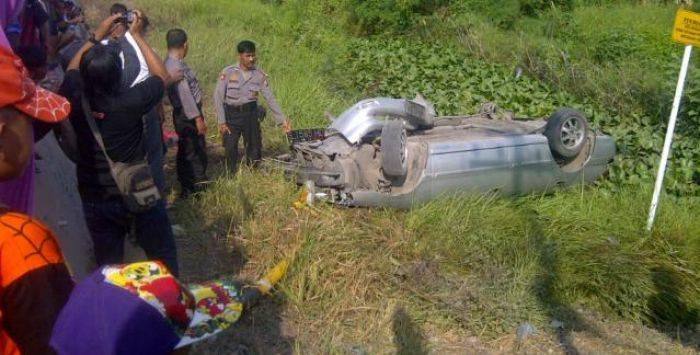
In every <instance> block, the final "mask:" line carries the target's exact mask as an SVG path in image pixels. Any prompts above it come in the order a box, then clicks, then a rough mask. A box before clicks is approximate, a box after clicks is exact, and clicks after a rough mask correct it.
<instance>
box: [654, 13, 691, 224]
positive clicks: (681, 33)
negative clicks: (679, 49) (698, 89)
mask: <svg viewBox="0 0 700 355" xmlns="http://www.w3.org/2000/svg"><path fill="white" fill-rule="evenodd" d="M673 40H674V41H676V42H679V43H683V44H685V45H686V46H685V52H684V53H683V61H682V62H681V71H680V73H679V74H678V83H677V84H676V94H675V96H674V97H673V106H672V107H671V117H670V118H669V121H668V128H667V129H666V139H665V140H664V148H663V151H662V152H661V162H660V163H659V170H658V172H657V174H656V183H655V184H654V195H653V196H652V198H651V207H650V208H649V218H648V219H647V231H651V229H652V227H653V226H654V218H655V217H656V208H657V207H658V204H659V197H660V196H661V190H662V189H663V184H664V174H665V173H666V164H667V163H668V155H669V153H670V152H671V142H672V141H673V132H674V131H675V129H676V118H677V117H678V108H679V107H680V104H681V97H682V96H683V87H684V86H685V77H686V74H687V73H688V64H689V63H690V53H691V52H692V50H693V46H700V14H698V13H695V12H691V11H687V10H683V9H680V10H678V12H677V13H676V20H675V21H674V25H673Z"/></svg>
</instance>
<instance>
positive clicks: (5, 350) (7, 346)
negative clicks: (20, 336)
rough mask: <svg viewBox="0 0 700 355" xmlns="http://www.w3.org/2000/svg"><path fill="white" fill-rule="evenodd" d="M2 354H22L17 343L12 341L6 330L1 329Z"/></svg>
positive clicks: (0, 351)
mask: <svg viewBox="0 0 700 355" xmlns="http://www.w3.org/2000/svg"><path fill="white" fill-rule="evenodd" d="M0 354H2V355H20V354H21V353H20V352H19V349H18V348H17V344H15V342H14V341H12V338H10V336H9V335H7V333H5V331H4V330H0Z"/></svg>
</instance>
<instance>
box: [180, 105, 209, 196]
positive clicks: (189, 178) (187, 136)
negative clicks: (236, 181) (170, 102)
mask: <svg viewBox="0 0 700 355" xmlns="http://www.w3.org/2000/svg"><path fill="white" fill-rule="evenodd" d="M173 121H174V124H175V132H177V135H178V141H177V158H176V159H177V180H178V181H179V182H180V185H181V186H182V194H183V195H187V194H189V193H192V192H197V191H200V190H201V189H202V188H203V185H202V183H204V182H205V181H206V180H207V145H206V142H205V139H204V136H202V135H199V134H198V133H197V125H196V123H195V121H194V120H191V119H188V118H187V117H186V116H185V114H184V113H183V112H182V110H181V109H175V110H174V111H173Z"/></svg>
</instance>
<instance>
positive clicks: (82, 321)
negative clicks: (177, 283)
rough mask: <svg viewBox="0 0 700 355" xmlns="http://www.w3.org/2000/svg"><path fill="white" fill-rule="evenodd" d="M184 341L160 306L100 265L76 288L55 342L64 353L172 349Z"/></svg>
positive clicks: (163, 351) (60, 319) (95, 354)
mask: <svg viewBox="0 0 700 355" xmlns="http://www.w3.org/2000/svg"><path fill="white" fill-rule="evenodd" d="M179 341H180V339H179V337H178V336H177V335H176V334H175V332H174V331H173V329H172V327H171V326H170V324H169V323H168V321H167V320H166V319H165V318H163V316H162V315H161V314H160V312H158V310H157V309H156V308H154V307H153V306H151V305H149V304H148V303H146V302H145V301H143V300H141V299H140V298H138V297H137V296H136V295H134V294H132V293H130V292H129V291H127V290H124V289H121V288H119V287H116V286H114V285H110V284H108V283H105V282H104V276H103V275H102V273H101V272H100V270H98V271H96V272H94V273H93V274H92V275H90V276H89V277H87V278H85V279H84V280H83V281H82V282H81V283H79V284H78V285H77V286H76V287H75V288H74V289H73V293H72V294H71V296H70V299H69V300H68V303H67V304H66V306H65V307H64V308H63V310H62V311H61V314H60V315H59V316H58V320H57V321H56V324H55V325H54V328H53V334H52V336H51V342H50V346H51V348H53V349H54V350H55V351H56V353H57V354H59V355H82V354H86V355H87V354H90V355H112V354H115V355H116V354H156V355H157V354H170V353H171V352H172V351H173V348H175V345H177V344H178V342H179Z"/></svg>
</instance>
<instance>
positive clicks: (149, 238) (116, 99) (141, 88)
mask: <svg viewBox="0 0 700 355" xmlns="http://www.w3.org/2000/svg"><path fill="white" fill-rule="evenodd" d="M120 18H121V15H120V14H114V15H112V16H110V17H108V18H107V19H106V20H104V21H103V22H102V23H101V24H100V26H99V27H98V28H97V30H96V31H95V33H94V37H92V38H90V40H89V41H88V42H87V43H86V44H85V45H83V47H82V48H81V49H80V51H78V53H77V54H76V55H75V57H74V58H73V59H72V60H71V62H70V64H69V65H68V71H67V72H66V80H65V81H64V82H63V85H62V87H61V90H60V92H61V93H62V94H63V95H64V96H65V97H67V98H68V99H69V100H70V102H71V104H72V106H73V107H74V109H73V110H72V111H71V117H70V121H71V123H72V125H73V128H74V129H75V132H76V133H77V136H78V137H79V138H78V142H77V143H78V151H79V154H78V157H79V159H78V162H77V175H78V190H79V191H80V195H81V198H82V201H83V210H84V211H85V218H86V220H87V226H88V229H89V230H90V236H91V237H92V240H93V245H94V248H95V259H96V261H97V263H98V265H105V264H114V263H121V262H123V257H124V248H123V247H124V238H125V236H126V235H133V236H135V238H136V241H137V243H138V244H139V246H141V247H142V248H143V250H144V251H145V252H146V256H148V258H150V259H159V260H161V261H162V262H163V263H164V264H166V265H167V267H168V269H170V270H171V271H172V272H173V274H177V270H178V265H177V250H176V246H175V240H174V238H173V233H172V229H171V227H170V220H169V218H168V215H167V213H166V211H165V202H164V201H163V199H160V200H159V201H158V202H157V204H156V205H155V206H153V207H151V208H149V209H148V210H146V211H134V210H133V209H130V208H129V206H127V204H126V203H125V202H124V196H122V192H121V191H120V189H119V187H118V186H117V182H116V181H115V179H114V176H113V175H114V174H113V171H112V168H111V163H110V162H109V160H112V161H115V162H120V163H125V164H135V163H140V162H142V161H143V160H144V159H145V157H146V146H145V143H146V142H145V140H146V139H145V138H144V135H143V129H144V125H143V120H142V118H143V116H144V115H145V114H146V113H147V112H149V111H151V110H152V109H153V108H154V107H155V106H156V105H157V104H158V103H159V102H160V101H161V99H162V98H163V94H164V91H165V83H166V82H168V81H169V80H170V77H169V75H168V73H167V71H166V70H165V66H164V65H163V62H162V61H161V60H160V58H159V57H158V55H157V54H156V53H155V51H153V49H152V48H151V47H150V45H149V44H148V43H147V42H146V40H145V38H144V37H143V34H142V23H141V19H142V18H143V17H142V15H141V13H140V12H138V11H134V19H133V22H132V23H131V24H130V25H129V32H130V33H131V34H132V37H133V39H134V40H135V41H136V44H137V45H138V47H139V49H140V50H141V53H143V56H144V58H145V62H146V64H147V66H148V71H149V72H150V73H151V76H150V77H148V78H147V79H146V80H144V81H142V82H140V83H138V84H136V85H134V86H133V87H131V88H129V89H128V90H126V91H124V90H122V88H121V83H120V78H121V77H122V70H123V69H122V63H121V60H120V58H119V54H118V53H117V52H116V51H114V49H113V48H108V47H107V46H103V45H100V44H99V41H100V40H101V39H102V38H104V37H105V35H106V33H107V32H108V30H109V27H110V26H111V25H112V24H113V23H114V22H115V21H119V19H120ZM96 43H97V45H94V44H96ZM83 84H85V85H83ZM88 84H89V85H88ZM83 98H85V99H86V101H87V102H88V103H89V108H90V110H89V112H84V111H83V110H82V109H81V107H82V106H84V105H83V104H82V103H83ZM76 108H77V109H76ZM88 115H89V116H88ZM91 120H92V121H91ZM93 121H94V122H93ZM91 126H96V127H91ZM98 139H99V140H102V141H104V143H103V144H98ZM107 157H109V160H108V159H107ZM132 166H133V165H132Z"/></svg>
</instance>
